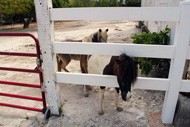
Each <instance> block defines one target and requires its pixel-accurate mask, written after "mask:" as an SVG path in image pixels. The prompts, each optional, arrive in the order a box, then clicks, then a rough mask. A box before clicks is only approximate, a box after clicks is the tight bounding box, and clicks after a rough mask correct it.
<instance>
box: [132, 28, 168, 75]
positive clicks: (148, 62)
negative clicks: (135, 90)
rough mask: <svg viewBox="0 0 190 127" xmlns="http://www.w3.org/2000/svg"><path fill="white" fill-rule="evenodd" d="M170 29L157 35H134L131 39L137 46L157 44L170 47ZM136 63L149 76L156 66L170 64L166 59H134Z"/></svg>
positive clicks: (154, 33)
mask: <svg viewBox="0 0 190 127" xmlns="http://www.w3.org/2000/svg"><path fill="white" fill-rule="evenodd" d="M169 33H170V28H168V26H167V27H166V28H165V29H164V30H161V31H160V32H158V33H156V32H153V33H145V32H143V33H141V34H139V35H134V36H132V37H131V38H132V39H133V40H134V41H133V43H135V44H155V45H168V44H169V41H170V37H169ZM134 59H135V61H137V62H138V63H139V65H140V66H139V67H140V69H141V71H142V73H143V74H145V75H148V74H149V72H150V71H151V70H152V68H153V67H154V66H157V65H159V64H160V63H163V62H168V60H166V59H152V58H138V57H137V58H134Z"/></svg>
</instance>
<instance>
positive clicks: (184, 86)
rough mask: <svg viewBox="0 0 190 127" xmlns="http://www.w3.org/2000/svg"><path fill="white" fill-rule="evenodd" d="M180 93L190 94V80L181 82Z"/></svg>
mask: <svg viewBox="0 0 190 127" xmlns="http://www.w3.org/2000/svg"><path fill="white" fill-rule="evenodd" d="M180 92H190V80H182V82H181V88H180Z"/></svg>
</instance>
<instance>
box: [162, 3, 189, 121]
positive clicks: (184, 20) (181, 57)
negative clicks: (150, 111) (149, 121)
mask: <svg viewBox="0 0 190 127" xmlns="http://www.w3.org/2000/svg"><path fill="white" fill-rule="evenodd" d="M180 9H181V11H180V12H181V14H180V21H179V22H177V24H176V33H175V38H174V45H175V47H176V49H175V55H174V59H172V60H171V65H170V66H171V67H170V72H169V79H170V84H169V88H168V91H166V95H165V100H164V105H163V110H162V122H163V123H172V122H173V117H174V113H175V109H176V104H177V100H178V95H179V91H180V89H181V80H182V76H183V71H184V66H185V62H186V58H187V51H188V48H187V47H188V45H189V35H190V30H189V28H190V24H189V21H190V13H189V12H190V1H187V0H186V1H183V2H182V3H180Z"/></svg>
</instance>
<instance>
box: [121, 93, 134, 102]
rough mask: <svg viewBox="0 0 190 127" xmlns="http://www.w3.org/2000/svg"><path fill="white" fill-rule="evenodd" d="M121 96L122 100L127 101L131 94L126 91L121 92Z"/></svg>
mask: <svg viewBox="0 0 190 127" xmlns="http://www.w3.org/2000/svg"><path fill="white" fill-rule="evenodd" d="M121 97H122V100H123V101H128V100H129V99H130V98H131V97H132V95H131V93H130V92H128V93H127V94H122V95H121Z"/></svg>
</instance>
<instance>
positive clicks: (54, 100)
mask: <svg viewBox="0 0 190 127" xmlns="http://www.w3.org/2000/svg"><path fill="white" fill-rule="evenodd" d="M35 8H36V17H37V24H38V38H39V42H40V48H41V52H42V56H43V76H44V86H45V93H46V98H47V102H48V106H49V108H50V111H51V114H53V115H59V106H60V101H59V96H58V92H57V89H58V87H57V86H56V83H55V69H54V62H53V59H54V54H53V52H52V45H53V44H52V42H53V40H54V34H53V32H54V29H53V28H54V26H53V22H51V21H50V12H49V10H50V9H51V8H52V1H51V0H35Z"/></svg>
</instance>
